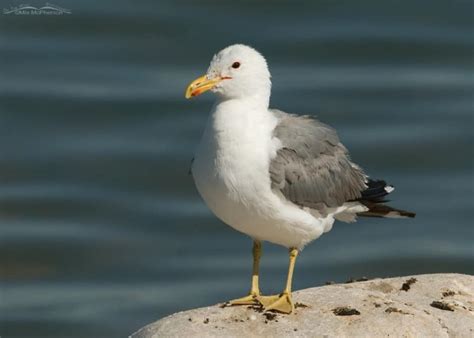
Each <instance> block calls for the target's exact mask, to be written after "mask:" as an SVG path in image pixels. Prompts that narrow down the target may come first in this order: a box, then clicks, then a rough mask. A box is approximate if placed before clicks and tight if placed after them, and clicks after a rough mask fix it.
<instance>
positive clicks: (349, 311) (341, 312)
mask: <svg viewBox="0 0 474 338" xmlns="http://www.w3.org/2000/svg"><path fill="white" fill-rule="evenodd" d="M332 312H334V314H335V315H336V316H354V315H356V316H358V315H360V312H359V311H357V310H356V309H353V308H350V307H348V306H341V307H337V308H335V309H333V310H332Z"/></svg>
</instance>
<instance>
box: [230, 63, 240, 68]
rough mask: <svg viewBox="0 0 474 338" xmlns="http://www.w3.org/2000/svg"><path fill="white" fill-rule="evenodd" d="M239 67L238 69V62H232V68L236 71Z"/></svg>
mask: <svg viewBox="0 0 474 338" xmlns="http://www.w3.org/2000/svg"><path fill="white" fill-rule="evenodd" d="M239 67H240V62H234V63H233V64H232V68H235V69H237V68H239Z"/></svg>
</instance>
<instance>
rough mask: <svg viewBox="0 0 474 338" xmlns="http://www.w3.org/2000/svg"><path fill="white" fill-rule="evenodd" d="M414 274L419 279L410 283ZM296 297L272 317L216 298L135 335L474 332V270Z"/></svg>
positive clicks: (310, 291)
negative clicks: (288, 310) (340, 311)
mask: <svg viewBox="0 0 474 338" xmlns="http://www.w3.org/2000/svg"><path fill="white" fill-rule="evenodd" d="M410 278H415V279H416V281H415V282H414V283H413V284H411V285H410V287H409V289H408V290H407V291H404V290H402V285H403V284H404V283H406V281H407V280H409V279H410ZM293 300H294V301H295V302H297V303H302V304H304V305H306V306H307V307H299V306H298V307H297V309H296V310H295V312H294V313H292V314H291V315H283V314H277V315H276V316H275V317H274V318H271V317H268V318H267V316H266V315H265V314H264V313H259V312H257V311H256V310H254V309H249V308H248V307H246V306H238V307H225V308H222V307H220V306H219V305H214V306H210V307H205V308H200V309H195V310H189V311H184V312H179V313H176V314H173V315H171V316H169V317H165V318H163V319H160V320H158V321H157V322H154V323H152V324H150V325H148V326H145V327H144V328H142V329H140V330H139V331H138V332H136V333H134V334H133V335H131V337H132V338H157V337H263V336H264V337H315V336H318V337H322V336H327V337H355V336H357V337H382V336H384V337H386V336H390V337H474V277H473V276H469V275H460V274H433V275H419V276H409V277H398V278H388V279H374V280H370V281H367V282H356V283H350V284H335V285H328V286H322V287H316V288H310V289H305V290H301V291H297V292H294V293H293ZM433 302H441V303H439V306H440V307H445V308H446V309H444V310H443V309H440V308H437V307H433V306H432V305H431V304H433ZM341 307H342V308H345V307H348V308H351V309H354V310H357V311H358V312H359V313H360V314H359V315H357V314H354V315H346V316H341V315H336V314H335V313H334V309H337V308H341ZM449 309H451V310H452V311H450V310H449ZM254 317H255V318H256V320H251V319H252V318H254ZM189 318H191V319H192V321H190V320H189Z"/></svg>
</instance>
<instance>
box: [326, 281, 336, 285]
mask: <svg viewBox="0 0 474 338" xmlns="http://www.w3.org/2000/svg"><path fill="white" fill-rule="evenodd" d="M325 284H326V285H333V284H336V282H335V281H333V280H330V281H327V282H326V283H325Z"/></svg>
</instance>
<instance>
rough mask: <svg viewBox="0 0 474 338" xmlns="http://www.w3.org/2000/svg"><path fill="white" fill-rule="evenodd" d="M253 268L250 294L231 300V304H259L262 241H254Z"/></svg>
mask: <svg viewBox="0 0 474 338" xmlns="http://www.w3.org/2000/svg"><path fill="white" fill-rule="evenodd" d="M252 253H253V269H252V287H251V289H250V294H249V295H248V296H245V297H242V298H239V299H234V300H231V301H230V302H229V303H230V305H253V304H258V300H257V297H260V289H259V286H258V270H259V265H260V257H261V256H262V243H261V242H260V241H258V240H254V241H253V249H252Z"/></svg>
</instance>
